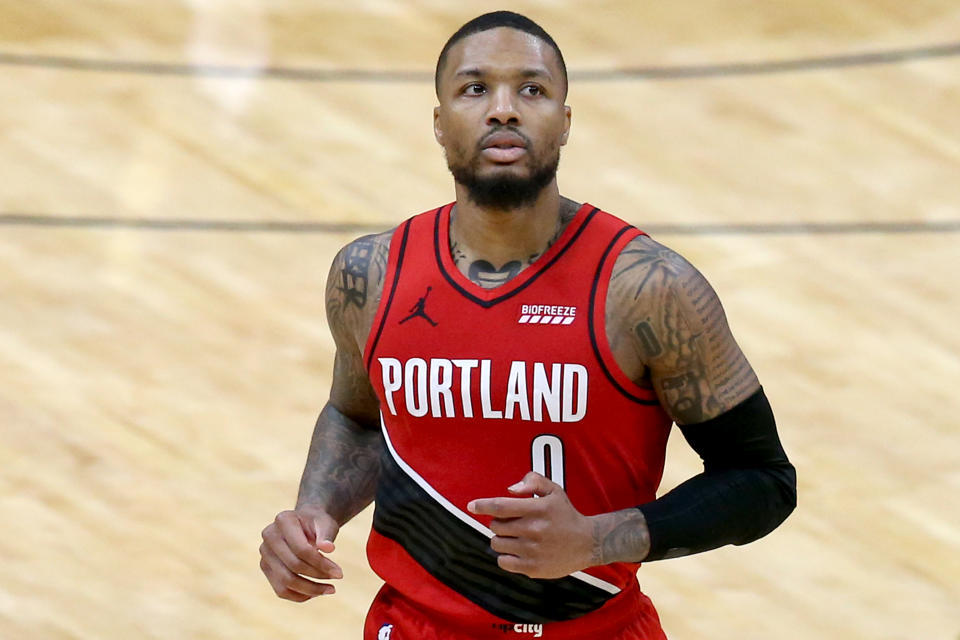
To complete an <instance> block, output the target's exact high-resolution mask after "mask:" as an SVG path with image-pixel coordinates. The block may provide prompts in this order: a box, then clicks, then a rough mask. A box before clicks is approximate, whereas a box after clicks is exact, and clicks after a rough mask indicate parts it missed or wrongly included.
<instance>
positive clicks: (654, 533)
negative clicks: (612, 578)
mask: <svg viewBox="0 0 960 640" xmlns="http://www.w3.org/2000/svg"><path fill="white" fill-rule="evenodd" d="M680 431H681V432H682V433H683V436H684V438H686V440H687V442H688V443H689V444H690V446H691V447H692V448H693V450H694V451H696V452H697V453H698V454H699V455H700V458H701V459H702V460H703V466H704V472H703V473H701V474H699V475H697V476H694V477H693V478H690V479H689V480H687V481H686V482H684V483H683V484H681V485H680V486H678V487H676V488H675V489H673V490H672V491H670V492H669V493H667V494H666V495H664V496H662V497H660V498H658V499H657V500H654V501H653V502H648V503H647V504H644V505H641V506H640V507H638V508H639V509H640V511H641V512H642V513H643V516H644V518H645V519H646V521H647V528H648V529H649V532H650V553H648V554H647V557H646V558H645V559H644V561H651V560H662V559H665V558H676V557H679V556H685V555H690V554H693V553H700V552H701V551H708V550H710V549H715V548H717V547H721V546H723V545H727V544H736V545H741V544H747V543H748V542H753V541H754V540H756V539H758V538H761V537H763V536H765V535H767V534H768V533H770V532H771V531H773V530H774V529H775V528H777V527H778V526H779V525H780V523H782V522H783V521H784V520H786V518H787V516H788V515H790V512H791V511H793V509H794V508H795V507H796V505H797V474H796V470H795V469H794V467H793V465H792V464H790V461H789V460H788V459H787V455H786V453H785V452H784V450H783V446H782V445H781V444H780V438H779V437H777V427H776V423H775V422H774V418H773V411H772V410H771V409H770V403H769V402H768V401H767V397H766V395H765V394H764V393H763V389H762V388H761V389H759V390H758V391H757V392H756V393H755V394H753V395H752V396H750V397H749V398H747V399H746V400H744V401H743V402H742V403H740V404H739V405H737V406H736V407H734V408H733V409H730V410H729V411H727V412H725V413H723V414H721V415H719V416H717V417H716V418H713V419H712V420H708V421H706V422H701V423H698V424H689V425H683V426H680Z"/></svg>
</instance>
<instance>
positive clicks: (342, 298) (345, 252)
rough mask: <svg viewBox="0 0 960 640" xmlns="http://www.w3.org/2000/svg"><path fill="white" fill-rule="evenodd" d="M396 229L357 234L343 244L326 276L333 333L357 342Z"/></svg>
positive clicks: (365, 326)
mask: <svg viewBox="0 0 960 640" xmlns="http://www.w3.org/2000/svg"><path fill="white" fill-rule="evenodd" d="M395 231H396V229H395V228H394V229H390V230H388V231H384V232H382V233H375V234H370V235H366V236H362V237H360V238H357V239H355V240H353V241H351V242H349V243H347V244H346V245H345V246H344V247H342V248H341V249H340V250H339V251H338V252H337V254H336V256H335V257H334V259H333V264H332V265H331V266H330V273H329V274H328V276H327V286H326V308H327V320H328V322H329V323H330V328H331V330H332V331H333V332H334V337H338V334H339V335H340V336H344V335H349V336H351V337H353V338H354V340H355V341H356V342H357V343H358V344H362V343H363V341H365V339H366V332H367V331H368V330H369V327H370V324H371V323H372V322H373V316H374V315H375V314H376V310H377V306H378V305H379V303H380V294H381V292H382V291H383V281H384V278H385V277H386V273H387V262H388V259H389V256H390V241H391V239H392V238H393V234H394V232H395Z"/></svg>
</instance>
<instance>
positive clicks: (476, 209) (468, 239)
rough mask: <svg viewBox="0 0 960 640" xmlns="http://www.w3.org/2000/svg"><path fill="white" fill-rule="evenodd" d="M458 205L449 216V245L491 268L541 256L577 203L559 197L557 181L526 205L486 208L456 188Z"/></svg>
mask: <svg viewBox="0 0 960 640" xmlns="http://www.w3.org/2000/svg"><path fill="white" fill-rule="evenodd" d="M456 189H457V204H456V206H455V207H454V210H453V212H452V214H451V222H450V243H451V246H456V247H457V248H458V249H459V250H460V251H462V252H464V253H466V254H467V255H470V256H474V257H476V258H483V259H484V260H487V261H488V262H490V263H491V264H493V265H503V264H506V263H508V262H512V261H520V262H521V263H526V262H527V261H528V260H529V259H530V258H531V257H535V256H537V255H539V254H541V253H543V252H544V251H545V250H546V248H547V247H548V246H549V245H550V244H551V243H552V242H553V240H554V239H555V238H556V236H557V235H558V232H559V230H560V229H561V227H562V226H564V225H565V223H566V222H569V218H570V217H572V214H571V213H570V209H571V208H572V212H573V213H575V212H576V209H577V204H576V203H575V202H573V201H572V200H568V199H567V198H563V197H561V196H560V192H559V191H558V189H557V183H556V180H554V181H553V182H552V183H550V184H549V185H547V187H546V188H544V190H543V191H542V192H541V193H540V195H539V196H538V197H537V200H536V201H535V202H534V203H532V204H530V205H529V206H524V207H518V208H516V209H489V208H484V207H480V206H478V205H477V204H476V203H475V202H473V201H472V200H470V199H469V197H468V194H467V190H466V188H465V187H463V186H461V185H460V184H457V185H456Z"/></svg>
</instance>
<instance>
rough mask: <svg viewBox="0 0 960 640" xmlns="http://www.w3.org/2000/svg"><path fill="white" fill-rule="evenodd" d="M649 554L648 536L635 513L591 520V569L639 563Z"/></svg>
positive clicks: (645, 527) (636, 512)
mask: <svg viewBox="0 0 960 640" xmlns="http://www.w3.org/2000/svg"><path fill="white" fill-rule="evenodd" d="M649 551H650V535H649V533H648V532H647V523H646V520H645V519H644V517H643V513H642V512H641V511H640V510H639V509H624V510H622V511H614V512H613V513H605V514H603V515H600V516H596V517H595V518H594V521H593V557H592V558H591V564H592V566H597V565H601V564H610V563H611V562H640V561H641V560H643V559H644V558H645V557H646V555H647V553H648V552H649Z"/></svg>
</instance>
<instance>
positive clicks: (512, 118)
mask: <svg viewBox="0 0 960 640" xmlns="http://www.w3.org/2000/svg"><path fill="white" fill-rule="evenodd" d="M516 100H517V95H516V94H515V93H514V92H513V90H512V89H510V88H509V87H500V88H498V89H497V90H496V91H494V92H493V93H492V95H491V100H490V109H489V111H488V112H487V124H488V125H494V124H501V125H505V124H520V112H519V111H517V102H516Z"/></svg>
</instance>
